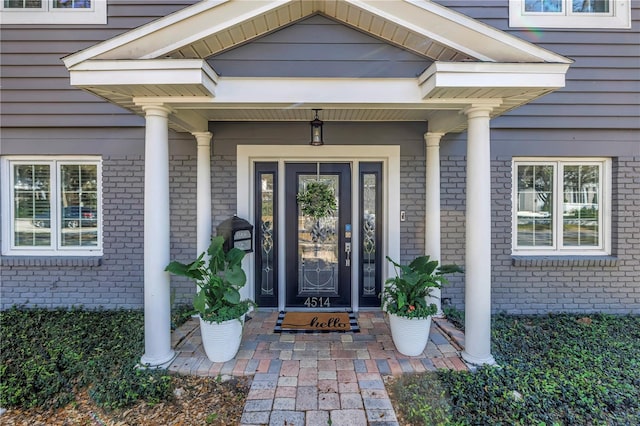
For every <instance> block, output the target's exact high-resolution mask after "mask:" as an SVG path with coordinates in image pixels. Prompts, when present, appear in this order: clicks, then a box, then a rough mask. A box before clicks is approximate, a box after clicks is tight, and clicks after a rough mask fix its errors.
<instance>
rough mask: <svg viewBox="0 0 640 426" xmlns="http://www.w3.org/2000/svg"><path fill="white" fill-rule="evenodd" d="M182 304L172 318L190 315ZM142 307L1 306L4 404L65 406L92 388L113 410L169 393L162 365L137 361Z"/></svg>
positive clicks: (157, 399)
mask: <svg viewBox="0 0 640 426" xmlns="http://www.w3.org/2000/svg"><path fill="white" fill-rule="evenodd" d="M188 312H189V309H188V308H186V307H179V308H178V309H175V310H174V312H173V315H172V323H174V324H175V325H179V324H180V323H181V322H184V321H185V320H186V319H187V318H188V314H187V313H188ZM143 332H144V319H143V314H142V311H139V310H138V311H133V310H118V311H106V310H95V311H89V310H83V309H71V310H66V309H58V310H45V309H20V308H12V309H9V310H6V311H3V312H0V336H2V340H1V341H0V406H1V407H5V408H9V407H19V408H25V409H28V408H32V407H44V408H47V407H62V406H65V405H66V404H68V403H70V402H73V401H74V398H75V394H76V391H77V390H78V389H84V388H87V389H88V390H89V395H91V397H92V398H93V400H94V401H96V402H97V403H98V405H100V406H102V407H104V408H107V409H111V408H121V407H126V406H130V405H132V404H133V403H135V402H136V401H138V400H139V399H144V400H146V401H148V402H149V403H152V404H153V403H158V402H160V401H163V400H166V399H167V398H169V397H170V396H171V394H172V386H171V378H170V377H169V376H168V374H167V373H166V372H165V371H157V370H156V371H148V370H140V369H137V368H136V364H137V363H138V361H139V359H140V356H141V355H142V353H143V352H144V335H143Z"/></svg>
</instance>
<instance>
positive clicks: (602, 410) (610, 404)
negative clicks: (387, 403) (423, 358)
mask: <svg viewBox="0 0 640 426" xmlns="http://www.w3.org/2000/svg"><path fill="white" fill-rule="evenodd" d="M492 344H493V354H494V356H495V357H496V361H497V362H498V364H499V367H481V368H478V369H477V371H475V372H473V373H470V372H453V371H445V370H440V371H438V372H435V373H425V374H420V375H412V376H405V377H403V378H401V379H400V380H398V381H397V382H395V383H394V384H393V389H392V393H393V394H394V395H395V399H396V406H397V407H398V410H399V411H400V413H401V415H402V417H403V418H404V419H405V420H407V422H408V423H410V424H413V425H477V424H491V425H637V424H640V316H612V315H590V316H581V315H568V314H558V315H548V316H539V317H530V316H529V317H526V316H505V315H499V316H497V317H495V319H494V321H493V327H492Z"/></svg>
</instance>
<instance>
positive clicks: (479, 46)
mask: <svg viewBox="0 0 640 426" xmlns="http://www.w3.org/2000/svg"><path fill="white" fill-rule="evenodd" d="M285 7H288V9H283V8H285ZM344 7H352V8H355V10H359V11H363V10H364V11H367V12H368V13H370V14H372V16H374V17H378V18H380V19H382V20H383V21H384V22H388V23H391V24H393V25H394V26H397V27H398V28H401V29H404V31H405V32H406V31H411V32H413V33H414V35H422V36H424V37H425V39H429V40H433V41H436V42H438V43H441V44H443V45H445V46H447V47H449V48H451V49H454V50H456V51H459V52H463V53H465V54H469V55H471V56H473V57H475V58H476V59H477V60H482V61H489V62H556V63H571V61H570V60H569V59H567V58H565V57H563V56H560V55H557V54H555V53H552V52H550V51H548V50H546V49H543V48H540V47H538V46H535V45H533V44H531V43H528V42H525V41H523V40H520V39H518V38H516V37H514V36H511V35H509V34H507V33H505V32H503V31H499V30H496V29H494V28H491V27H489V26H487V25H484V24H482V23H480V22H478V21H476V20H473V19H471V18H469V17H466V16H464V15H462V14H459V13H456V12H453V11H451V10H449V9H447V8H446V7H443V6H440V5H437V4H434V3H432V2H431V1H428V0H397V1H395V2H393V1H388V2H387V1H385V2H382V1H375V0H336V2H310V1H303V0H269V1H242V0H226V1H222V0H214V1H204V2H199V3H196V4H194V5H192V6H190V7H187V8H185V9H183V10H181V11H178V12H176V13H174V14H172V15H169V16H167V17H164V18H161V19H158V20H157V21H154V22H151V23H149V24H147V25H144V26H142V27H140V28H137V29H134V30H132V31H129V32H127V33H125V34H122V35H120V36H116V37H114V38H112V39H110V40H107V41H105V42H102V43H99V44H97V45H95V46H93V47H90V48H88V49H85V50H83V51H80V52H78V53H75V54H72V55H69V56H67V57H65V58H63V61H64V63H65V65H66V66H67V68H71V67H73V66H75V65H77V64H78V63H80V62H82V61H86V60H89V59H98V58H99V59H153V58H158V57H161V56H165V55H166V54H168V53H171V52H173V51H175V50H176V49H178V48H180V47H184V46H188V45H190V44H192V43H194V42H196V41H198V40H202V39H203V38H204V37H207V36H210V35H212V34H221V35H224V36H226V37H228V38H229V37H230V35H231V34H229V33H225V34H222V33H223V32H224V31H227V30H229V29H231V28H233V27H234V26H237V25H238V24H241V23H247V24H251V25H254V24H257V23H258V22H261V17H263V16H265V14H267V13H269V12H274V11H275V12H278V13H279V12H281V11H282V12H283V13H282V14H281V15H283V16H280V15H278V21H277V22H275V23H267V24H265V23H263V24H262V25H261V26H260V27H261V28H260V29H259V30H256V31H255V35H252V36H251V37H259V36H261V35H264V34H266V33H268V32H271V31H274V30H277V29H278V28H280V27H282V26H284V25H288V24H290V23H292V22H295V21H296V20H299V19H302V18H305V17H307V16H311V15H313V14H315V13H323V14H325V15H327V16H330V17H332V18H334V19H337V20H339V21H343V22H345V23H346V24H348V25H351V26H355V27H357V28H360V27H358V23H357V22H349V19H350V18H349V16H348V15H347V16H346V17H342V16H341V15H340V9H341V8H344ZM215 23H218V24H217V25H216V24H215ZM360 29H361V30H363V31H366V29H363V28H360ZM376 36H377V37H380V36H381V35H376ZM239 37H240V38H241V40H239V41H233V40H230V41H228V46H229V47H234V46H235V45H236V44H237V43H240V42H242V43H244V42H247V41H250V40H251V37H249V38H248V39H242V36H241V35H239ZM383 38H384V36H383ZM408 38H411V37H408ZM388 40H389V41H390V42H393V43H396V44H399V45H400V46H402V45H403V43H405V42H407V43H409V42H408V41H406V40H395V39H394V36H393V35H389V37H388ZM412 42H414V43H415V40H412ZM407 48H408V49H410V50H413V49H412V48H411V46H409V45H407Z"/></svg>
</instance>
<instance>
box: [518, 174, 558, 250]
mask: <svg viewBox="0 0 640 426" xmlns="http://www.w3.org/2000/svg"><path fill="white" fill-rule="evenodd" d="M517 170H518V171H517V173H518V175H517V176H518V189H517V191H518V193H517V207H516V208H517V212H516V214H517V218H518V228H517V232H518V240H517V241H518V245H519V246H530V247H540V246H553V166H551V165H540V166H534V165H519V166H518V168H517Z"/></svg>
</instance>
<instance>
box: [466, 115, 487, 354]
mask: <svg viewBox="0 0 640 426" xmlns="http://www.w3.org/2000/svg"><path fill="white" fill-rule="evenodd" d="M464 112H465V114H467V117H468V130H467V132H468V137H467V189H466V191H467V199H466V203H467V211H466V242H465V294H464V297H465V330H464V335H465V348H464V352H463V353H462V358H464V360H465V361H467V362H469V363H472V364H475V365H482V364H495V360H494V359H493V356H492V355H491V155H490V153H491V134H490V128H489V113H490V112H491V108H489V107H486V106H481V107H476V106H471V107H469V108H468V109H466V110H465V111H464Z"/></svg>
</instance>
